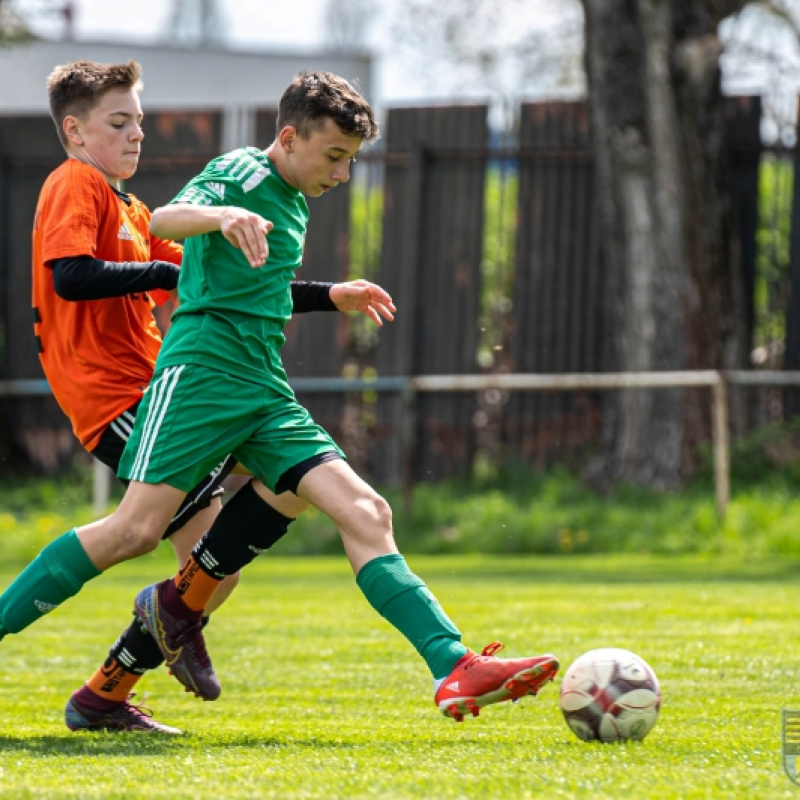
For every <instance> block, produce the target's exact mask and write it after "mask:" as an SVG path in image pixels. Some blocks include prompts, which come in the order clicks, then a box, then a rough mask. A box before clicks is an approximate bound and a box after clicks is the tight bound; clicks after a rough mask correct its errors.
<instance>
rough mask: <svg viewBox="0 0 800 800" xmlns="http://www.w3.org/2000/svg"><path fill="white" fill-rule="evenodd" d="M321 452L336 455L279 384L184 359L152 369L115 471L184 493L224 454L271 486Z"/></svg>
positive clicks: (330, 441) (322, 433)
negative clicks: (188, 362)
mask: <svg viewBox="0 0 800 800" xmlns="http://www.w3.org/2000/svg"><path fill="white" fill-rule="evenodd" d="M323 453H336V454H338V455H339V457H341V458H344V454H343V453H342V451H341V450H340V449H339V447H338V446H337V445H336V443H335V442H334V441H333V439H331V437H330V436H329V435H328V433H327V432H326V431H325V430H323V429H322V428H321V427H320V426H319V425H317V424H316V423H315V422H314V420H313V419H312V418H311V415H310V414H309V413H308V411H306V409H305V408H303V406H301V405H300V404H299V403H298V402H297V400H296V399H295V397H294V394H293V392H292V390H291V389H290V388H289V387H288V386H287V385H286V384H280V385H278V386H276V388H274V389H273V388H271V387H269V386H265V385H263V384H257V383H253V382H251V381H246V380H242V379H241V378H237V377H234V376H231V375H228V374H225V373H222V372H219V371H218V370H214V369H209V368H208V367H202V366H198V365H196V364H185V365H181V366H173V367H164V368H162V369H159V370H157V371H156V373H155V375H154V376H153V380H152V382H151V383H150V386H149V387H148V389H147V391H146V392H145V395H144V398H143V399H142V403H141V406H140V407H139V410H138V412H137V414H136V422H135V424H134V427H133V432H132V433H131V436H130V439H129V440H128V444H127V445H126V446H125V452H124V453H123V454H122V460H121V461H120V465H119V471H118V475H119V477H120V478H124V479H127V480H131V481H140V482H142V483H166V484H167V485H169V486H174V487H175V488H176V489H181V490H182V491H184V492H188V491H190V490H191V489H192V488H194V486H196V485H197V483H198V482H199V481H200V480H201V479H202V478H203V477H205V476H207V475H208V473H209V472H210V471H211V470H213V469H214V468H215V467H216V466H217V465H218V464H219V463H220V462H221V461H222V460H223V458H224V457H225V456H227V455H228V454H231V455H233V456H234V457H235V458H236V459H237V460H238V461H239V462H240V463H241V464H242V465H243V466H244V467H245V468H246V469H248V470H249V471H250V472H251V473H252V474H253V475H255V476H256V477H257V478H258V479H259V480H260V481H261V482H262V483H264V484H265V485H266V486H267V487H269V489H271V490H272V491H275V487H276V485H277V483H278V481H279V480H280V478H281V476H282V475H283V474H284V473H285V472H286V471H287V470H290V469H292V467H295V466H297V465H298V464H300V463H302V462H303V461H306V460H308V459H311V458H314V457H316V456H320V455H322V454H323Z"/></svg>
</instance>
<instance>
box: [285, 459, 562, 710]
mask: <svg viewBox="0 0 800 800" xmlns="http://www.w3.org/2000/svg"><path fill="white" fill-rule="evenodd" d="M296 491H297V493H298V494H299V495H300V496H301V497H303V498H304V499H306V500H308V501H309V503H311V504H312V505H314V506H316V507H317V508H319V509H320V511H323V512H324V513H325V514H327V515H328V516H329V517H330V518H331V519H332V520H333V521H334V522H335V523H336V525H337V527H338V528H339V531H340V533H341V535H342V542H343V543H344V546H345V551H346V552H347V556H348V558H349V560H350V564H351V566H352V567H353V571H354V572H355V574H356V583H357V584H358V586H359V587H360V589H361V590H362V591H363V592H364V595H365V597H366V598H367V600H368V601H369V603H370V605H372V607H373V608H374V609H375V610H376V611H377V612H378V613H379V614H380V615H381V616H382V617H384V618H385V619H386V620H387V621H388V622H390V623H391V624H392V625H393V626H394V627H395V628H396V629H397V630H398V631H399V632H400V633H401V634H403V636H405V637H406V639H408V641H409V642H410V643H411V644H412V645H413V646H414V648H415V649H416V650H417V652H418V653H419V654H420V655H421V656H422V658H423V659H424V661H425V663H426V664H427V666H428V669H429V670H430V672H431V675H432V677H433V679H434V701H435V702H436V704H437V706H438V707H439V709H440V710H441V711H442V713H444V714H446V715H448V716H451V717H453V718H454V719H456V720H458V721H461V720H462V719H463V717H464V714H465V713H471V714H473V716H478V713H479V711H480V709H481V708H482V707H483V706H486V705H490V704H492V703H498V702H502V701H504V700H514V699H517V698H519V697H522V696H523V695H526V694H533V695H535V694H537V693H538V691H539V689H540V688H541V687H542V686H543V685H544V684H545V683H547V682H549V681H551V680H553V678H554V677H555V675H556V672H557V671H558V660H557V659H556V658H555V657H554V656H552V655H550V654H547V655H544V656H534V657H531V658H517V659H501V658H497V657H496V656H495V655H494V654H495V653H496V652H498V650H499V649H500V648H502V645H500V644H499V643H494V644H492V645H489V646H488V647H487V648H485V649H484V651H483V653H481V654H480V655H477V654H476V653H473V652H472V651H471V650H469V649H468V648H466V647H465V646H464V645H463V644H462V643H461V634H460V633H459V631H458V628H457V627H456V626H455V625H454V624H453V622H452V621H451V620H450V618H449V617H448V616H447V614H446V613H445V611H444V609H442V607H441V606H440V605H439V602H438V601H437V600H436V598H435V597H434V596H433V594H432V593H431V591H430V590H429V589H428V587H427V586H426V585H425V583H424V581H423V580H422V579H421V578H419V577H418V576H417V575H415V574H414V573H413V572H412V571H411V570H410V569H409V567H408V565H407V564H406V562H405V559H404V558H403V556H402V555H400V553H399V552H398V551H397V547H396V545H395V541H394V534H393V532H392V514H391V509H390V508H389V505H388V503H387V502H386V501H385V500H384V499H383V498H382V497H381V496H380V495H379V494H378V493H377V492H376V491H375V490H374V489H373V488H372V487H371V486H369V485H368V484H367V483H366V482H364V481H363V480H362V479H361V478H359V477H358V475H356V474H355V472H353V470H352V469H351V468H350V466H349V465H348V464H346V463H345V462H344V461H339V460H334V461H329V462H326V463H323V464H320V465H318V466H316V467H314V468H313V469H311V470H310V471H309V472H307V473H306V474H305V475H304V476H303V477H302V478H300V480H299V482H298V486H297V488H296Z"/></svg>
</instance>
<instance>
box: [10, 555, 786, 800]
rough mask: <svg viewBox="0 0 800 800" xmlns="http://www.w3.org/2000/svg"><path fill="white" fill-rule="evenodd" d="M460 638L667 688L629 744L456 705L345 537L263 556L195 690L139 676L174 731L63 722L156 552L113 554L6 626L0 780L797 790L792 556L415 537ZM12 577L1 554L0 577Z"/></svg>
mask: <svg viewBox="0 0 800 800" xmlns="http://www.w3.org/2000/svg"><path fill="white" fill-rule="evenodd" d="M410 563H411V566H412V568H413V569H414V570H415V572H417V573H418V574H419V575H421V576H422V577H423V578H424V579H425V580H426V582H427V583H428V585H429V586H430V588H431V590H432V591H433V592H434V593H435V594H436V595H437V596H438V597H439V598H440V599H441V600H442V602H443V603H444V605H445V607H446V608H447V610H448V612H449V614H450V615H451V616H452V618H453V619H454V620H455V621H456V622H457V624H458V625H459V627H460V628H461V630H462V633H463V635H464V640H465V642H466V643H467V644H468V645H469V646H471V647H473V648H480V647H482V646H483V645H484V644H485V643H487V642H490V641H492V640H500V641H503V642H505V644H506V646H507V650H506V653H507V654H508V655H512V656H518V655H523V654H528V653H535V652H545V651H552V652H554V653H556V654H557V655H558V656H559V657H560V658H561V660H562V665H563V669H562V674H563V671H564V669H566V667H567V666H568V665H569V664H570V663H571V662H572V661H573V660H574V659H575V658H577V657H578V656H579V655H580V654H581V653H583V652H585V651H586V650H589V649H591V648H594V647H598V646H618V647H625V648H628V649H630V650H633V651H634V652H637V653H639V654H640V655H642V656H643V657H644V658H645V659H646V660H647V661H648V662H649V663H650V664H651V666H652V667H653V668H654V669H655V671H656V674H657V675H658V677H659V679H660V682H661V688H662V693H663V709H662V712H661V716H660V719H659V721H658V724H657V725H656V727H655V729H654V730H653V731H652V733H650V735H649V736H648V737H647V738H646V739H645V740H644V741H643V742H639V743H627V744H622V745H601V744H585V743H583V742H581V741H579V740H578V739H577V738H576V737H575V736H573V735H572V733H571V732H570V731H569V730H568V729H567V727H566V725H565V723H564V721H563V718H562V716H561V713H560V711H559V709H558V703H557V698H558V683H559V682H560V678H559V679H558V680H557V683H556V684H555V685H552V686H548V687H545V688H544V689H543V690H542V692H541V693H540V695H539V697H537V698H526V699H524V700H523V701H522V702H520V703H519V704H516V705H515V704H510V703H508V704H503V705H500V706H495V707H492V708H487V709H484V711H483V712H482V713H481V715H480V717H479V718H478V719H468V720H465V722H464V723H462V724H460V725H459V724H456V723H455V722H453V721H451V720H447V719H445V718H443V717H442V716H441V715H440V714H439V713H438V712H437V711H436V709H435V707H434V705H433V702H432V690H431V684H430V677H429V674H428V672H427V670H426V669H425V667H424V665H423V664H422V662H421V661H420V659H419V658H418V656H417V655H416V653H415V652H414V650H413V649H412V648H411V647H410V646H409V645H408V643H407V642H406V641H405V640H404V639H403V638H402V637H400V636H399V635H398V634H397V633H395V631H394V630H393V629H391V628H390V627H389V626H388V625H387V624H386V623H385V622H384V621H382V620H381V619H380V618H378V617H377V616H376V614H375V612H374V611H373V610H372V609H371V608H370V606H369V605H368V604H367V603H366V602H365V601H364V599H363V597H362V596H361V595H360V593H359V592H358V590H357V588H356V587H355V585H354V581H353V576H352V574H351V572H350V570H349V567H348V566H347V564H346V562H345V559H344V558H337V559H280V558H274V557H271V556H264V557H261V558H259V559H257V561H256V562H255V563H254V564H253V565H251V566H250V567H248V569H247V570H246V571H245V575H244V578H243V580H242V582H241V584H240V586H239V588H238V589H237V590H236V591H235V592H234V594H233V596H232V597H231V599H230V600H229V601H228V603H227V604H226V606H225V607H223V609H222V610H221V611H220V612H219V615H220V619H219V620H216V621H215V619H214V618H212V621H211V624H210V625H209V626H208V628H207V629H206V638H207V641H208V646H209V651H210V653H211V654H212V657H213V659H214V664H215V666H216V669H217V671H218V673H219V674H220V678H221V680H222V684H223V693H222V696H221V698H220V699H219V700H218V701H217V702H215V703H213V704H211V703H201V702H198V701H197V700H194V699H193V698H191V697H190V696H189V695H187V694H185V693H184V692H183V690H182V688H181V687H180V686H179V685H178V684H177V683H176V682H175V681H174V679H173V678H170V677H169V676H168V675H167V672H166V670H164V669H159V670H157V671H156V672H155V673H152V674H150V675H148V676H146V677H145V678H144V680H143V681H142V682H141V684H140V685H139V686H138V687H137V690H138V691H139V692H140V696H141V692H142V691H144V692H147V693H148V695H149V697H148V700H147V705H149V706H151V707H152V708H153V709H154V711H155V713H156V718H157V719H160V720H163V721H164V722H165V723H168V724H172V725H176V726H178V727H180V728H182V729H183V730H184V731H185V735H184V736H182V737H175V738H172V737H162V736H156V735H153V736H151V735H147V736H143V735H135V734H129V735H125V734H73V733H70V732H69V731H67V729H66V728H65V726H64V723H63V707H64V703H65V702H66V699H67V697H68V696H69V694H70V693H71V692H73V691H74V690H75V689H76V688H78V687H79V686H80V685H81V684H82V683H83V681H84V680H86V679H87V678H88V677H89V675H90V674H91V673H92V672H93V671H94V670H95V669H96V668H97V666H98V665H99V663H100V662H101V660H102V659H103V658H104V657H105V654H106V652H107V650H108V648H109V647H110V645H111V644H112V643H113V641H114V638H115V637H116V635H117V634H118V633H119V631H120V630H121V629H122V626H124V625H127V623H128V620H129V618H130V616H129V609H130V604H131V600H132V598H133V596H134V594H135V592H136V591H137V590H138V589H139V588H140V587H141V586H142V585H144V584H145V583H147V582H149V581H152V580H157V579H160V578H163V577H165V576H166V575H168V574H169V573H170V572H171V571H172V570H173V569H174V562H173V560H172V558H171V556H169V555H168V554H167V553H166V552H162V553H160V554H158V555H157V556H154V557H148V558H145V559H140V560H138V561H137V562H134V563H129V564H125V565H120V566H119V567H116V568H114V569H113V570H111V571H110V572H109V573H107V574H106V575H104V576H103V577H102V578H99V579H97V580H96V581H93V582H92V583H91V584H89V585H88V586H87V587H86V588H85V589H84V591H83V592H81V593H80V594H79V595H78V596H77V597H76V598H74V599H73V600H71V601H70V602H69V603H67V604H65V605H64V606H63V607H62V608H60V609H59V610H57V611H55V612H54V613H53V614H51V615H48V616H47V617H45V618H44V619H43V620H41V621H40V622H39V623H37V624H36V625H35V626H33V627H31V628H30V629H29V630H27V631H25V632H24V633H23V634H21V635H18V636H9V637H7V638H6V639H4V640H3V641H2V643H1V644H0V649H2V654H3V658H2V660H0V699H1V700H2V706H3V710H4V713H3V716H2V720H0V750H2V757H0V795H2V796H3V797H36V798H48V800H50V799H51V798H52V799H53V800H58V799H59V798H68V797H76V798H77V797H80V798H107V797H114V796H124V797H128V798H132V800H139V798H142V800H144V799H145V798H147V800H151V798H175V797H179V796H185V795H191V796H192V797H193V798H197V800H211V799H212V798H214V799H215V800H216V798H225V800H235V799H236V798H247V800H249V799H250V798H254V797H259V798H280V800H285V799H286V798H296V799H300V798H306V799H307V800H308V799H312V798H313V799H316V798H319V800H323V799H324V800H358V799H359V798H369V797H372V798H377V797H380V798H391V800H406V799H407V798H419V799H420V800H423V799H424V800H429V799H430V798H437V800H447V799H448V798H453V799H454V800H455V799H456V798H457V799H458V800H473V798H474V800H478V798H489V797H491V798H496V799H497V800H524V798H530V799H531V800H533V799H534V798H543V797H547V798H553V800H576V799H578V798H601V797H602V798H624V797H635V798H648V800H650V799H652V800H700V799H701V798H703V799H704V800H710V799H711V798H714V799H715V800H716V798H726V800H738V799H739V798H741V799H742V800H745V799H747V800H749V798H771V800H772V799H774V800H778V798H787V800H789V799H790V798H793V797H796V792H797V789H796V787H794V786H793V785H792V784H791V783H790V782H789V781H788V779H787V778H786V776H785V775H784V774H783V772H782V769H781V743H780V720H781V716H780V715H781V708H783V707H786V708H794V709H797V708H800V688H799V687H800V668H799V667H798V661H797V645H796V641H797V636H796V630H797V613H798V612H797V578H798V575H800V562H798V561H796V560H795V561H790V560H787V559H780V560H776V559H769V560H766V561H758V560H748V561H745V562H742V561H737V560H732V559H723V558H713V559H712V558H707V557H691V558H685V557H684V558H675V557H672V558H657V557H647V556H639V555H636V556H613V557H597V556H575V555H573V556H551V557H536V558H532V557H521V556H514V557H505V558H498V557H486V556H481V557H463V556H462V557H437V558H424V557H413V558H411V559H410ZM11 577H12V575H11V573H10V572H9V571H8V570H4V571H3V572H2V574H1V575H0V581H2V583H3V584H5V583H6V582H7V581H8V580H10V578H11Z"/></svg>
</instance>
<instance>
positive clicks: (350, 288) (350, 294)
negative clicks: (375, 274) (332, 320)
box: [329, 279, 397, 326]
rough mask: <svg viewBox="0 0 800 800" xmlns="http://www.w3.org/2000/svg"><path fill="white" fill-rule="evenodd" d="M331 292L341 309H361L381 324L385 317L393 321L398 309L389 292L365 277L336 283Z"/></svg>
mask: <svg viewBox="0 0 800 800" xmlns="http://www.w3.org/2000/svg"><path fill="white" fill-rule="evenodd" d="M329 293H330V298H331V300H332V301H333V304H334V305H335V306H336V308H338V309H339V311H360V312H362V313H363V314H366V315H367V316H368V317H369V318H370V319H371V320H372V321H373V322H374V323H375V324H376V325H379V326H380V325H383V320H384V319H388V320H389V322H391V321H392V320H393V319H394V312H395V311H397V309H396V308H395V305H394V303H393V302H392V298H391V296H390V295H389V293H388V292H386V291H384V290H383V289H381V287H380V286H378V285H377V284H375V283H370V282H369V281H365V280H363V279H359V280H357V281H347V282H346V283H334V284H333V286H331V288H330V292H329Z"/></svg>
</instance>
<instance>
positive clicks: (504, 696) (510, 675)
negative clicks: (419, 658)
mask: <svg viewBox="0 0 800 800" xmlns="http://www.w3.org/2000/svg"><path fill="white" fill-rule="evenodd" d="M502 649H503V645H502V644H500V642H492V643H491V644H488V645H486V647H484V648H483V651H482V652H481V654H480V655H477V653H473V652H472V651H471V650H470V651H468V652H467V653H466V654H465V655H464V656H462V657H461V658H460V659H459V661H458V663H457V664H456V665H455V667H453V671H452V672H451V673H450V674H449V675H448V676H447V677H446V678H445V679H444V681H443V682H442V684H441V686H439V688H438V690H437V691H436V695H435V697H434V702H435V703H436V705H437V706H439V710H440V711H441V712H442V714H444V715H445V716H446V717H452V718H453V719H454V720H456V722H461V721H462V720H463V719H464V715H465V714H467V713H470V714H472V716H473V717H477V716H478V714H480V710H481V709H482V708H483V707H484V706H488V705H491V704H492V703H502V702H504V701H505V700H518V699H519V698H520V697H524V696H525V695H527V694H531V695H536V694H538V692H539V689H541V688H542V686H544V685H545V684H546V683H549V682H550V681H552V680H553V678H555V676H556V673H557V672H558V659H557V658H556V657H555V656H553V655H550V654H549V653H548V654H547V655H543V656H534V657H533V658H496V657H495V653H497V652H499V651H500V650H502Z"/></svg>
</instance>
